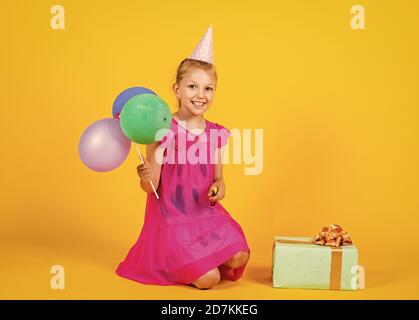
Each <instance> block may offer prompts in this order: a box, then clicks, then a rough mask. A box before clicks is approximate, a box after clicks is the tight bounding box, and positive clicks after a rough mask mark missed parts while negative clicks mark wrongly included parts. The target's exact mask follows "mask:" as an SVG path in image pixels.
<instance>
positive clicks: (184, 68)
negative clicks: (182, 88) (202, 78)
mask: <svg viewBox="0 0 419 320" xmlns="http://www.w3.org/2000/svg"><path fill="white" fill-rule="evenodd" d="M194 68H198V69H203V70H205V71H207V72H209V73H210V74H211V75H212V76H213V77H214V79H215V85H216V84H217V71H216V70H215V66H214V65H213V64H211V63H208V62H205V61H201V60H195V59H189V58H186V59H183V60H182V62H181V63H180V64H179V66H178V68H177V71H176V83H177V84H179V83H180V81H182V79H183V77H184V76H185V74H186V73H188V72H189V71H190V70H192V69H194ZM178 107H179V108H180V100H179V99H178Z"/></svg>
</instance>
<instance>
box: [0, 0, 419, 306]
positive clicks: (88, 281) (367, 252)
mask: <svg viewBox="0 0 419 320" xmlns="http://www.w3.org/2000/svg"><path fill="white" fill-rule="evenodd" d="M54 4H61V5H62V6H64V8H65V30H53V29H51V27H50V19H51V17H52V16H53V15H52V14H51V13H50V9H51V7H52V6H53V5H54ZM355 4H361V5H363V6H364V7H365V10H366V29H365V30H363V31H360V30H358V31H356V30H352V29H351V28H350V20H351V17H352V15H351V13H350V8H351V7H352V5H355ZM0 6H1V10H0V35H1V50H0V66H1V69H0V90H1V95H0V99H1V119H0V121H1V122H0V127H1V135H0V137H1V167H0V170H1V189H0V191H1V202H0V210H1V212H0V214H1V216H0V221H1V222H0V268H1V270H0V297H1V298H3V299H11V298H19V299H33V298H37V299H44V298H48V299H62V298H70V299H83V298H93V299H94V298H105V299H108V298H109V299H111V298H112V299H120V298H127V299H174V298H176V299H179V298H186V299H223V298H228V299H231V298H235V299H242V298H246V299H284V298H286V299H293V298H302V299H314V298H327V299H341V298H346V299H375V298H384V299H388V298H396V299H399V298H409V299H410V298H418V297H419V289H418V287H419V277H418V275H417V270H418V268H419V259H418V251H419V249H418V248H419V246H418V245H417V231H418V222H419V217H418V204H419V201H418V198H419V197H418V178H419V175H418V166H417V163H418V161H419V156H418V155H419V152H418V141H417V139H418V136H419V135H418V134H419V129H418V125H417V124H418V106H419V101H418V100H419V92H418V90H417V88H418V84H419V79H418V74H419V73H418V66H419V63H418V58H417V57H418V56H419V52H418V51H419V50H418V44H417V31H418V29H419V22H418V19H417V15H418V12H419V5H418V2H417V1H398V2H397V3H395V2H394V1H378V0H377V1H347V0H340V1H335V0H329V1H320V0H319V1H309V0H307V1H302V0H299V1H264V0H261V1H244V0H240V1H134V0H133V1H128V0H119V1H98V0H97V1H93V0H89V1H81V0H80V1H76V0H71V1H70V0H60V1H41V0H36V1H35V0H32V1H29V0H27V1H17V0H7V1H5V0H3V1H1V5H0ZM210 24H213V27H214V50H215V51H214V59H215V64H216V67H217V70H218V74H219V82H218V90H217V93H216V97H215V101H214V104H213V106H212V108H211V110H210V111H209V112H208V114H207V115H206V117H207V119H209V120H212V121H217V122H219V123H221V124H223V125H225V126H226V127H227V128H230V129H232V128H238V129H245V128H248V129H252V131H253V132H254V129H256V128H262V129H263V130H264V169H263V172H262V174H261V175H257V176H245V175H244V168H245V165H244V164H242V165H233V164H230V165H226V166H225V168H224V175H225V180H226V184H227V193H226V198H225V199H224V200H223V205H224V206H225V207H226V208H227V210H229V212H230V213H231V214H232V216H233V217H234V218H235V219H236V220H237V221H238V222H239V223H240V224H241V226H242V228H243V230H244V232H245V234H246V237H247V240H248V242H249V245H250V247H251V249H252V256H251V260H250V261H249V264H248V267H247V269H246V271H245V275H244V278H242V279H241V280H240V281H238V282H228V281H224V282H222V283H221V284H219V285H217V286H216V287H215V288H214V289H211V290H206V291H200V290H198V289H194V288H191V287H182V286H181V287H160V286H145V285H142V284H139V283H136V282H133V281H130V280H126V279H123V278H120V277H118V276H117V275H116V274H115V273H114V270H115V268H116V267H117V265H118V263H119V262H120V261H122V259H123V258H124V257H125V255H126V254H127V252H128V249H129V248H130V247H131V245H132V244H133V243H134V242H135V241H136V239H137V237H138V235H139V232H140V230H141V227H142V223H143V218H144V207H145V194H144V193H143V192H142V191H141V190H140V187H139V184H138V177H137V175H136V169H135V168H136V166H137V165H138V164H139V160H138V157H137V155H136V152H135V148H132V149H131V152H130V154H129V157H128V158H127V160H126V161H125V162H124V163H123V164H122V165H121V166H120V167H119V168H117V169H116V170H114V171H111V172H108V173H97V172H93V171H91V170H89V169H87V168H86V167H85V166H84V165H83V163H82V162H81V161H80V159H79V156H78V142H79V138H80V136H81V134H82V133H83V131H84V130H85V129H86V128H87V127H88V126H89V125H90V124H92V123H93V122H94V121H97V120H99V119H103V118H107V117H110V116H111V110H112V103H113V101H114V99H115V98H116V96H117V95H118V94H119V93H120V92H121V91H122V90H124V89H126V88H128V87H131V86H145V87H149V88H151V89H152V90H154V91H156V92H157V93H158V94H159V95H160V96H161V97H162V98H163V99H165V100H166V101H167V102H168V103H169V105H170V106H171V109H172V111H173V112H174V111H175V110H176V101H175V99H174V96H173V94H172V92H171V89H170V86H171V82H172V81H173V79H174V76H175V70H176V67H177V65H178V63H179V62H180V61H181V60H182V59H183V58H185V57H187V56H188V55H189V54H190V53H191V52H192V50H193V49H194V47H195V45H196V44H197V43H198V41H199V39H200V38H201V37H202V35H203V34H204V33H205V31H206V30H207V28H208V26H209V25H210ZM142 150H143V151H144V147H142ZM329 223H338V224H340V225H342V226H343V227H344V228H345V229H346V230H347V231H348V232H349V233H350V234H351V235H352V238H353V239H354V241H355V243H356V244H357V246H358V248H359V252H360V264H361V265H363V266H364V267H365V272H366V279H365V285H366V288H365V290H360V291H357V292H336V291H327V290H324V291H321V290H298V289H274V288H272V285H271V280H270V268H271V252H272V251H271V250H272V242H273V237H274V236H275V235H290V236H293V235H295V236H311V235H314V234H315V233H316V232H317V231H319V230H320V228H321V227H322V226H323V225H327V224H329ZM156 250H158V248H156ZM53 265H62V266H63V267H64V268H65V272H66V273H65V275H66V282H65V286H66V288H65V290H52V289H51V288H50V279H51V277H52V274H50V268H51V267H52V266H53Z"/></svg>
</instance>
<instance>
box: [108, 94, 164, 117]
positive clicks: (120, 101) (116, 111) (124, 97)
mask: <svg viewBox="0 0 419 320" xmlns="http://www.w3.org/2000/svg"><path fill="white" fill-rule="evenodd" d="M144 93H149V94H154V95H156V94H155V93H154V92H153V91H152V90H150V89H147V88H144V87H132V88H129V89H126V90H124V91H122V92H121V93H120V94H119V95H118V96H117V97H116V99H115V102H114V103H113V107H112V115H113V117H114V118H119V115H120V113H121V110H122V107H123V106H124V104H125V103H126V102H127V101H128V100H129V99H131V98H132V97H133V96H136V95H139V94H144Z"/></svg>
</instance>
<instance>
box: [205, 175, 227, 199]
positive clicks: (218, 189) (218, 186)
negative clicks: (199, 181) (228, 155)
mask: <svg viewBox="0 0 419 320" xmlns="http://www.w3.org/2000/svg"><path fill="white" fill-rule="evenodd" d="M214 191H215V192H214ZM224 196H225V184H224V180H223V179H219V180H216V181H214V182H213V183H212V185H211V187H210V189H209V191H208V198H209V200H210V201H211V203H214V204H215V203H216V202H218V201H220V200H221V199H223V198H224Z"/></svg>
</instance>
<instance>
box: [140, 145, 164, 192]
mask: <svg viewBox="0 0 419 320" xmlns="http://www.w3.org/2000/svg"><path fill="white" fill-rule="evenodd" d="M135 147H136V148H137V152H138V155H139V156H140V159H141V162H142V163H143V164H144V159H143V157H142V155H141V152H140V149H138V145H137V144H135ZM150 184H151V187H152V188H153V191H154V194H155V195H156V198H157V199H159V195H158V194H157V191H156V188H155V187H154V184H153V181H151V179H150Z"/></svg>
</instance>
